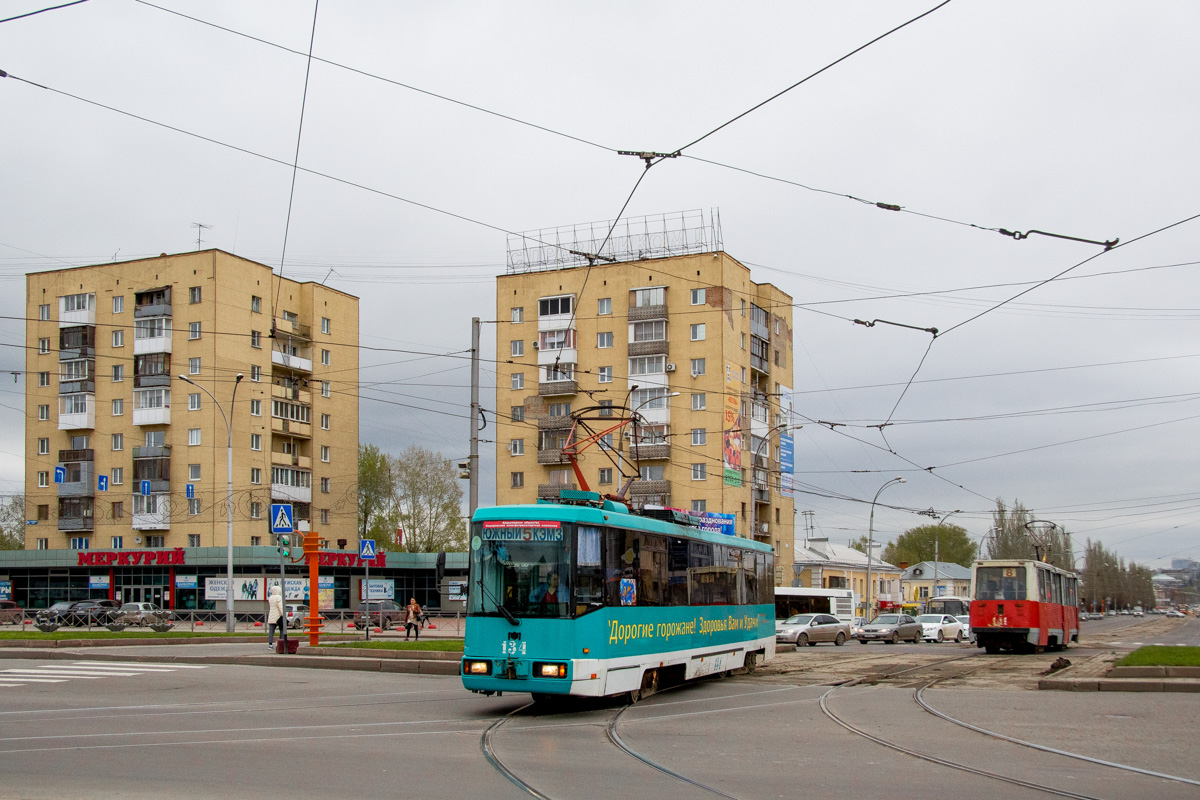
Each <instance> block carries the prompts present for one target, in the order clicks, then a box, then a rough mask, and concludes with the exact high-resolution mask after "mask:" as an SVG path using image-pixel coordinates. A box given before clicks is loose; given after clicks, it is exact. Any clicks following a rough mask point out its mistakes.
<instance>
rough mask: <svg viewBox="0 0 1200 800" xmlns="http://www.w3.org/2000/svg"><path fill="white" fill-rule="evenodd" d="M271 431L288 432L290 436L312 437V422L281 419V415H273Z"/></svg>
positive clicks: (274, 432)
mask: <svg viewBox="0 0 1200 800" xmlns="http://www.w3.org/2000/svg"><path fill="white" fill-rule="evenodd" d="M271 433H273V434H276V433H277V434H286V435H288V436H301V437H303V438H305V439H311V438H312V423H311V422H296V421H295V420H293V419H280V418H279V417H271Z"/></svg>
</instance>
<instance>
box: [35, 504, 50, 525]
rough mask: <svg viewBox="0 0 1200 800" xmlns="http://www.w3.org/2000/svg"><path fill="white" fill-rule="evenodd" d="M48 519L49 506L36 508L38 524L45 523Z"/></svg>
mask: <svg viewBox="0 0 1200 800" xmlns="http://www.w3.org/2000/svg"><path fill="white" fill-rule="evenodd" d="M48 519H50V506H48V505H40V506H38V522H45V521H46V520H48Z"/></svg>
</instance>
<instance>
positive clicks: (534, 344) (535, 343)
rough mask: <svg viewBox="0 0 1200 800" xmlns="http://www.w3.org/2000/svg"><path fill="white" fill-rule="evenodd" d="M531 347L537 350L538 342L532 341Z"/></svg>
mask: <svg viewBox="0 0 1200 800" xmlns="http://www.w3.org/2000/svg"><path fill="white" fill-rule="evenodd" d="M533 349H534V350H537V349H538V343H537V342H534V343H533Z"/></svg>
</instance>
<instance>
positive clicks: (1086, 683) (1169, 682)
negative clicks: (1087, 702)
mask: <svg viewBox="0 0 1200 800" xmlns="http://www.w3.org/2000/svg"><path fill="white" fill-rule="evenodd" d="M1037 688H1038V689H1042V690H1049V691H1058V692H1185V693H1200V680H1195V679H1190V678H1165V679H1162V680H1152V679H1149V678H1043V679H1041V680H1040V681H1038V687H1037Z"/></svg>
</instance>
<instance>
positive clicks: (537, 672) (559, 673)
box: [533, 661, 567, 678]
mask: <svg viewBox="0 0 1200 800" xmlns="http://www.w3.org/2000/svg"><path fill="white" fill-rule="evenodd" d="M533 674H534V676H535V677H538V678H565V677H567V665H566V664H554V663H550V662H546V661H538V662H537V663H535V664H534V665H533Z"/></svg>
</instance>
